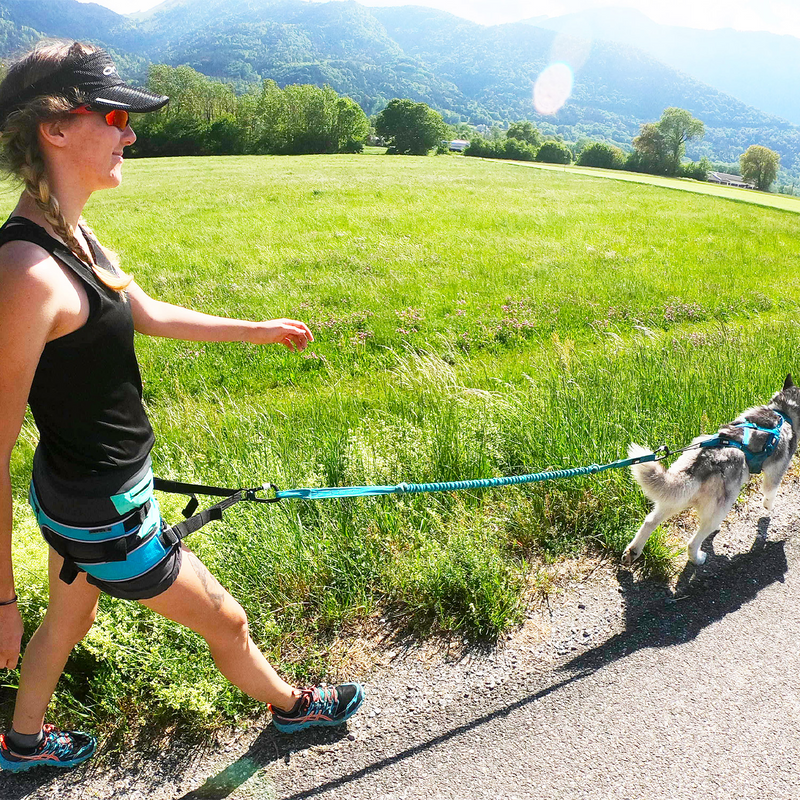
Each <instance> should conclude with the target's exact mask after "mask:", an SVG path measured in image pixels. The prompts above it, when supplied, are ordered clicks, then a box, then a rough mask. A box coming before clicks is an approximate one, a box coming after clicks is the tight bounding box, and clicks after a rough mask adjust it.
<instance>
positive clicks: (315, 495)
mask: <svg viewBox="0 0 800 800" xmlns="http://www.w3.org/2000/svg"><path fill="white" fill-rule="evenodd" d="M674 452H679V451H674ZM669 455H671V452H670V451H669V450H667V448H666V447H663V448H659V449H658V450H657V451H656V452H655V453H649V454H648V455H644V456H638V457H636V458H625V459H621V460H620V461H612V462H611V463H610V464H602V465H601V464H590V465H589V466H588V467H576V468H574V469H555V470H548V471H546V472H534V473H532V474H530V475H513V476H511V477H508V478H482V479H480V480H474V481H447V482H443V483H398V484H397V485H396V486H341V487H339V486H329V487H326V488H323V489H284V490H280V489H277V487H275V486H273V485H272V484H265V486H264V488H265V489H266V488H271V489H272V490H273V491H274V492H275V500H290V499H291V500H329V499H331V498H336V497H374V496H377V495H388V494H424V493H427V492H460V491H464V490H466V489H494V488H496V487H500V486H516V485H518V484H522V483H539V482H540V481H555V480H558V479H560V478H577V477H579V476H581V475H596V474H597V473H598V472H604V471H605V470H607V469H620V468H621V467H630V466H633V465H634V464H644V463H646V462H648V461H661V460H662V459H664V458H667V457H668V456H669Z"/></svg>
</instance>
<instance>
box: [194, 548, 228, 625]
mask: <svg viewBox="0 0 800 800" xmlns="http://www.w3.org/2000/svg"><path fill="white" fill-rule="evenodd" d="M188 554H189V561H190V563H191V565H192V569H193V570H194V571H195V574H196V575H197V577H198V578H199V579H200V583H202V584H203V588H204V589H205V590H206V595H208V599H209V600H210V601H211V605H213V606H214V610H215V611H219V610H220V608H222V604H223V603H224V602H225V590H224V589H223V588H222V587H221V586H220V585H219V582H218V581H217V579H216V578H215V577H214V576H213V575H212V574H211V573H210V572H209V571H208V570H207V569H206V567H205V565H204V564H203V562H202V561H201V560H200V559H199V558H198V557H197V556H196V555H195V554H194V553H193V552H192V551H191V550H189V551H188Z"/></svg>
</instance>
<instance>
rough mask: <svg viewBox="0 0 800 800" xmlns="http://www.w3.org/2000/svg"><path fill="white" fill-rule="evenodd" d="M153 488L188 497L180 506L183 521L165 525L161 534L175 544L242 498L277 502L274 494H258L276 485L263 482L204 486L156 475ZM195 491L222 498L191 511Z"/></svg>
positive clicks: (195, 505)
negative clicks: (244, 486) (248, 485)
mask: <svg viewBox="0 0 800 800" xmlns="http://www.w3.org/2000/svg"><path fill="white" fill-rule="evenodd" d="M153 488H154V489H157V490H159V491H161V492H170V493H171V494H186V495H189V497H190V498H191V499H190V500H189V502H188V503H187V505H186V508H184V509H183V516H184V517H186V518H187V519H185V520H184V521H183V522H179V523H178V524H177V525H173V526H172V527H170V528H165V529H164V530H163V531H162V532H161V535H162V536H163V537H164V538H165V542H166V541H169V542H171V543H172V544H177V543H178V542H179V541H181V539H184V538H185V537H187V536H189V534H192V533H194V532H195V531H198V530H200V528H202V527H203V526H204V525H207V524H208V523H209V522H214V521H215V520H219V519H222V513H223V512H224V511H226V510H227V509H229V508H230V507H231V506H233V505H236V503H240V502H241V501H242V500H249V501H251V502H254V503H277V502H278V498H277V497H258V495H257V493H258V492H260V491H266V490H267V489H270V488H271V489H273V490H274V489H275V487H274V486H273V485H272V484H267V483H265V484H263V485H262V486H256V487H255V488H253V489H228V488H225V487H223V486H205V485H203V484H200V483H183V482H181V481H169V480H165V479H163V478H155V479H154V480H153ZM195 493H198V494H207V495H211V496H213V497H224V498H225V499H224V500H222V501H220V502H219V503H217V504H216V505H213V506H211V507H210V508H206V509H204V510H203V511H201V512H200V513H199V514H195V513H194V512H195V511H196V510H197V506H198V505H199V501H198V500H197V497H196V496H195Z"/></svg>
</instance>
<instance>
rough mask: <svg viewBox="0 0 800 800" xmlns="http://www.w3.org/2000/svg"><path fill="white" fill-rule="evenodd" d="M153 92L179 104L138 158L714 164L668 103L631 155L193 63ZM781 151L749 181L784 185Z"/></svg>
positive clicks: (700, 129)
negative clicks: (245, 82)
mask: <svg viewBox="0 0 800 800" xmlns="http://www.w3.org/2000/svg"><path fill="white" fill-rule="evenodd" d="M148 88H149V89H150V90H151V91H154V92H157V93H159V94H166V95H169V96H170V103H169V104H168V105H167V106H166V107H165V108H163V109H162V110H161V111H158V112H156V113H153V114H147V115H145V116H143V117H142V118H140V119H139V120H138V121H137V125H136V132H137V141H136V143H135V144H134V145H132V146H131V148H130V151H131V155H134V156H183V155H237V154H251V153H252V154H278V155H290V154H303V153H353V152H360V151H361V150H362V149H363V147H364V142H365V141H366V139H367V137H368V136H369V134H370V132H374V134H375V135H376V136H378V137H381V138H382V139H383V140H384V141H385V142H386V143H387V144H388V145H389V147H388V152H389V153H390V154H394V153H396V154H410V155H424V154H427V153H429V152H430V151H431V150H433V149H434V148H437V149H438V150H440V151H441V150H446V149H447V148H446V143H447V140H448V139H449V138H451V137H455V136H463V137H468V138H469V140H470V144H469V147H467V149H466V150H465V151H464V154H465V155H467V156H478V157H482V158H503V159H514V160H519V161H540V162H547V163H553V164H570V163H573V162H575V163H577V164H578V165H579V166H589V167H602V168H606V169H625V170H629V171H634V172H646V173H651V174H656V175H672V176H678V177H689V178H695V179H697V180H706V179H707V177H708V174H709V172H710V171H711V170H712V168H713V165H712V164H711V162H710V161H709V160H708V159H707V158H702V159H701V160H700V161H699V162H696V163H695V162H691V161H689V162H687V161H686V160H685V158H684V156H685V152H686V144H687V142H690V141H692V140H695V139H700V138H702V137H703V135H704V133H705V126H704V124H703V122H702V121H700V120H699V119H696V118H694V117H693V116H692V115H691V114H690V113H689V112H688V111H686V110H684V109H681V108H674V107H673V108H668V109H666V110H665V111H664V113H663V114H662V116H661V119H660V120H659V121H658V122H656V123H647V124H645V125H642V127H641V130H640V132H639V135H638V136H636V137H635V138H634V139H633V141H632V143H631V151H630V152H629V153H625V152H624V151H623V150H622V149H621V148H619V147H616V146H615V145H611V144H608V143H605V142H596V141H588V140H586V141H582V142H578V143H576V144H572V145H570V144H568V143H566V142H564V141H562V140H561V138H560V137H558V136H547V137H546V136H543V135H542V133H541V132H540V131H539V130H538V129H537V128H536V126H535V125H533V123H531V122H529V121H526V120H521V121H519V122H514V123H512V124H511V125H509V127H508V129H507V130H506V131H505V132H501V131H500V130H499V129H498V128H496V129H494V130H493V131H492V132H491V134H490V135H489V136H482V135H480V134H478V133H477V132H476V131H475V130H474V129H471V128H470V126H468V125H461V126H456V127H454V126H448V125H447V124H446V123H445V121H444V119H443V118H442V116H441V114H439V113H438V112H437V111H435V110H434V109H432V108H430V107H429V106H428V105H426V104H425V103H416V102H414V101H412V100H407V99H405V100H404V99H395V100H391V101H390V102H389V103H388V104H387V106H386V107H385V108H384V109H383V110H382V111H381V112H379V113H378V114H376V115H375V117H373V119H372V126H371V125H370V120H369V119H368V118H367V116H366V114H365V113H364V111H363V110H362V109H361V107H360V106H359V105H358V104H357V103H356V102H355V101H354V100H352V99H351V98H349V97H342V96H340V95H338V94H337V93H336V92H335V91H334V90H333V89H332V88H330V87H329V86H324V87H321V88H320V87H318V86H314V85H311V84H304V85H293V86H287V87H285V88H284V89H281V88H280V87H279V86H278V84H277V83H275V81H272V80H266V81H264V82H263V83H262V84H261V85H260V86H255V87H251V88H249V89H248V90H247V91H246V92H245V93H244V94H238V95H237V93H236V91H235V89H234V87H233V86H232V85H231V84H230V83H226V82H223V81H218V80H214V79H212V78H208V77H207V76H205V75H203V74H202V73H200V72H197V71H196V70H194V69H192V68H191V67H188V66H182V67H169V66H167V65H164V64H158V65H154V66H152V67H151V68H150V72H149V77H148ZM779 165H780V159H779V156H778V154H777V153H775V152H774V151H772V150H769V149H768V148H765V147H760V146H757V145H753V146H751V147H750V148H748V150H747V152H745V153H743V154H742V156H741V159H740V171H741V174H742V177H743V178H744V180H745V181H747V182H752V183H753V184H754V185H755V186H756V187H757V188H759V189H764V190H766V189H768V188H769V187H770V186H771V185H772V183H773V182H774V181H775V179H776V177H777V174H778V168H779Z"/></svg>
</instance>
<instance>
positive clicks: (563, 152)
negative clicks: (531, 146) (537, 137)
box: [535, 142, 572, 164]
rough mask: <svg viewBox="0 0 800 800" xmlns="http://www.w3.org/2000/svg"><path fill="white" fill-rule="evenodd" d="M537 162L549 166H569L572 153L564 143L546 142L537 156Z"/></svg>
mask: <svg viewBox="0 0 800 800" xmlns="http://www.w3.org/2000/svg"><path fill="white" fill-rule="evenodd" d="M535 160H536V161H541V162H544V163H547V164H569V163H570V162H571V161H572V151H571V150H570V149H569V148H568V147H567V146H566V145H565V144H564V143H563V142H545V143H544V144H543V145H542V146H541V147H540V148H539V152H538V153H537V154H536V159H535Z"/></svg>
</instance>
